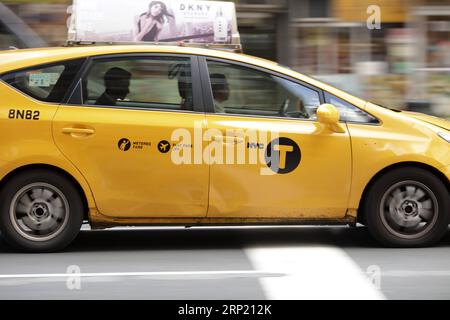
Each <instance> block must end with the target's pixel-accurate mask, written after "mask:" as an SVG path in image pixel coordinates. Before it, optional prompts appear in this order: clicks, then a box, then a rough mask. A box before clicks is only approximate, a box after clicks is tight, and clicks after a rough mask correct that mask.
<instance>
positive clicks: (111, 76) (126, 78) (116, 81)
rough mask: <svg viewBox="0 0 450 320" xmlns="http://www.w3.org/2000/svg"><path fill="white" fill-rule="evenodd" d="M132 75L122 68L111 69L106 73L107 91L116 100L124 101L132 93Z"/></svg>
mask: <svg viewBox="0 0 450 320" xmlns="http://www.w3.org/2000/svg"><path fill="white" fill-rule="evenodd" d="M130 79H131V73H129V72H128V71H126V70H124V69H122V68H117V67H115V68H111V69H109V70H108V71H106V73H105V91H106V93H107V94H109V95H110V96H111V97H113V98H115V99H124V98H125V97H126V96H127V95H128V94H129V93H130V89H129V88H130Z"/></svg>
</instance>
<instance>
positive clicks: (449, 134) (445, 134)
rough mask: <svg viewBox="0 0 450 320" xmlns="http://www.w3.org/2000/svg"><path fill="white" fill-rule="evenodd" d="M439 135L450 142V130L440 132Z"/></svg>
mask: <svg viewBox="0 0 450 320" xmlns="http://www.w3.org/2000/svg"><path fill="white" fill-rule="evenodd" d="M438 136H439V137H441V138H442V139H444V140H445V141H447V142H449V143H450V132H442V131H441V132H438Z"/></svg>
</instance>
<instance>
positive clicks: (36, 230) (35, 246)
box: [0, 170, 84, 252]
mask: <svg viewBox="0 0 450 320" xmlns="http://www.w3.org/2000/svg"><path fill="white" fill-rule="evenodd" d="M0 201H1V202H0V230H1V232H2V236H3V237H4V239H5V240H6V242H8V243H9V244H10V245H12V246H13V247H15V248H17V249H20V250H24V251H30V252H51V251H57V250H61V249H63V248H64V247H66V246H67V245H68V244H69V243H71V242H72V241H73V240H74V238H75V237H76V235H77V234H78V232H79V230H80V228H81V224H82V222H83V210H84V208H83V202H82V199H81V196H80V194H79V192H78V190H77V188H75V186H74V185H73V183H72V182H71V181H70V180H69V179H67V178H66V177H65V176H64V175H62V174H60V173H57V172H53V171H48V170H30V171H26V172H21V173H19V174H17V175H16V176H14V177H12V178H11V179H10V180H9V181H8V182H7V183H6V184H5V185H4V187H3V188H2V190H1V191H0Z"/></svg>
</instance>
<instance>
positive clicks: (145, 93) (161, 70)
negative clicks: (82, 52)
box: [82, 57, 193, 110]
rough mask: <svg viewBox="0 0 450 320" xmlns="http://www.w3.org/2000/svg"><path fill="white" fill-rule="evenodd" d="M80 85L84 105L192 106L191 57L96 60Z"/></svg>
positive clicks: (165, 107) (166, 107)
mask: <svg viewBox="0 0 450 320" xmlns="http://www.w3.org/2000/svg"><path fill="white" fill-rule="evenodd" d="M82 84H83V104H86V105H102V106H118V107H121V106H122V107H136V108H149V109H152V108H153V109H155V108H156V109H169V110H192V109H193V96H192V79H191V68H190V58H178V57H123V58H114V59H108V60H104V59H102V60H95V61H94V62H93V65H92V67H91V68H90V69H89V71H88V74H87V76H86V77H85V78H84V79H83V81H82Z"/></svg>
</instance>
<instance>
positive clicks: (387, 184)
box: [363, 167, 450, 247]
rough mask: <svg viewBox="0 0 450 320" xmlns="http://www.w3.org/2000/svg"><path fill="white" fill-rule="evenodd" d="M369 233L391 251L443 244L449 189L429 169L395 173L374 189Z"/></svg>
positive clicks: (370, 196) (366, 217) (368, 216)
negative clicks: (438, 242) (440, 242)
mask: <svg viewBox="0 0 450 320" xmlns="http://www.w3.org/2000/svg"><path fill="white" fill-rule="evenodd" d="M363 207H364V208H365V212H364V222H365V223H366V224H367V228H368V230H369V232H370V233H371V234H372V235H373V237H374V238H375V239H376V240H378V242H380V243H381V244H383V245H384V246H388V247H426V246H430V245H433V244H435V243H436V242H437V241H439V240H440V239H441V238H442V237H443V235H444V234H445V232H446V231H447V229H448V225H449V222H450V219H449V215H450V195H449V190H448V188H447V186H446V185H445V184H444V183H443V182H442V181H441V180H440V179H439V178H438V177H436V176H435V175H434V174H433V173H431V172H430V171H427V170H425V169H421V168H416V167H408V168H399V169H394V170H392V171H389V172H387V173H385V174H384V175H383V176H382V177H380V178H378V179H377V180H376V181H375V182H374V184H373V185H372V186H371V188H370V190H369V192H368V194H367V197H366V200H365V203H364V206H363Z"/></svg>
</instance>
